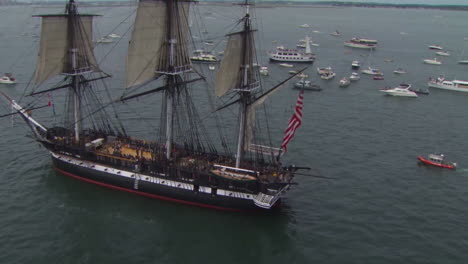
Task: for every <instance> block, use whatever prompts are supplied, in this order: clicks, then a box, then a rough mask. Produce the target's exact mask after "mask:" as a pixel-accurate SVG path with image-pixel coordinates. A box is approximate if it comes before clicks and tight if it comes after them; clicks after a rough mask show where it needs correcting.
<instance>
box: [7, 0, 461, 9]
mask: <svg viewBox="0 0 468 264" xmlns="http://www.w3.org/2000/svg"><path fill="white" fill-rule="evenodd" d="M136 2H137V1H136V0H135V1H95V2H93V1H87V2H80V1H79V0H78V3H80V5H81V6H128V5H135V4H136ZM198 3H199V4H201V5H222V6H230V5H233V4H235V3H237V1H229V2H226V1H216V0H215V1H199V2H198ZM7 5H48V6H49V5H61V6H62V5H63V2H62V1H57V2H52V1H44V2H41V1H35V2H19V1H15V0H0V6H7ZM255 6H256V7H259V8H275V7H304V8H336V7H365V8H399V9H436V10H451V11H468V5H425V4H384V3H361V2H339V1H320V2H282V1H264V2H261V3H255Z"/></svg>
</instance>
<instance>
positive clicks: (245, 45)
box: [236, 0, 259, 167]
mask: <svg viewBox="0 0 468 264" xmlns="http://www.w3.org/2000/svg"><path fill="white" fill-rule="evenodd" d="M244 6H245V16H244V18H243V20H244V29H243V31H242V32H240V33H241V34H242V35H243V38H242V40H243V41H242V53H241V54H242V62H241V71H242V72H241V75H240V76H241V78H242V80H241V82H240V83H241V87H239V89H238V93H239V96H240V100H239V135H238V140H237V155H236V167H240V165H241V161H242V159H243V158H244V152H245V144H249V142H245V135H246V125H247V107H248V105H249V104H250V103H251V101H252V94H251V92H252V91H253V90H254V89H256V88H258V86H259V82H258V81H256V80H255V79H254V78H253V76H254V74H253V56H254V48H255V47H254V46H253V35H252V28H251V19H250V13H249V11H250V10H249V8H250V4H249V3H248V0H246V1H245V3H244Z"/></svg>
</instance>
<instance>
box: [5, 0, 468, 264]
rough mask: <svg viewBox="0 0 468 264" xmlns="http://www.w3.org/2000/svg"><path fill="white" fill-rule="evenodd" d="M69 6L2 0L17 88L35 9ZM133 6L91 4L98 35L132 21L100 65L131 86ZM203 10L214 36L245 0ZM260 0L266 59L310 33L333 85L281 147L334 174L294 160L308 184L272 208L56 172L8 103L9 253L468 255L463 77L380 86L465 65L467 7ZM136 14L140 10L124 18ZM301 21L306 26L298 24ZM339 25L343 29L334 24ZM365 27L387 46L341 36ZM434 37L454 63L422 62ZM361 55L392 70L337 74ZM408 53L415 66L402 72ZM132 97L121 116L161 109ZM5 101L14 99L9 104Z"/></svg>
mask: <svg viewBox="0 0 468 264" xmlns="http://www.w3.org/2000/svg"><path fill="white" fill-rule="evenodd" d="M62 10H63V7H60V8H51V7H47V8H41V7H33V6H0V39H1V42H0V54H1V60H0V71H3V72H13V73H14V74H15V75H16V77H17V78H18V79H19V82H20V83H18V84H17V85H15V86H2V87H0V89H1V91H3V92H5V93H7V94H9V95H10V96H12V97H13V98H18V99H19V98H20V97H21V95H22V94H23V91H24V89H25V87H26V86H28V83H29V81H30V79H31V76H32V73H33V71H34V66H33V65H34V63H35V58H36V54H37V43H38V38H36V37H35V35H37V34H39V30H40V26H39V18H32V17H31V16H32V15H35V14H45V13H49V12H52V13H56V12H59V11H62ZM133 10H134V7H94V8H84V9H83V10H82V13H85V12H89V13H98V14H101V15H102V16H101V17H99V18H98V19H97V20H96V29H97V30H96V31H95V35H96V36H95V37H96V38H98V37H100V36H103V35H106V34H109V33H112V32H114V33H116V34H119V35H121V36H122V41H121V42H118V43H117V44H116V43H113V44H108V45H102V46H99V47H97V48H96V52H97V54H98V57H99V58H105V60H104V62H103V64H102V67H103V69H104V70H106V71H107V72H109V73H111V74H113V75H114V78H113V86H114V87H116V88H114V90H113V93H114V94H119V93H121V92H122V88H121V87H122V81H123V76H124V74H123V70H124V61H125V49H126V46H127V43H128V36H129V29H130V28H131V23H130V21H131V20H132V19H133V17H132V14H133ZM198 12H199V13H198V14H199V15H200V16H202V17H203V24H204V25H205V26H206V27H207V29H208V32H209V33H208V34H207V36H205V37H209V38H213V39H215V40H219V39H220V37H222V36H223V35H224V34H225V33H226V32H227V30H229V29H230V28H231V25H232V24H233V23H235V19H237V18H239V17H240V16H241V14H242V12H241V10H239V9H238V7H236V6H204V5H201V6H199V9H198ZM254 13H255V15H256V16H257V20H256V21H255V22H256V25H257V27H258V28H259V32H258V37H257V39H256V40H257V43H258V46H259V48H260V50H261V51H260V52H259V53H258V54H259V57H260V58H261V62H262V63H264V64H267V63H268V62H267V60H266V58H265V56H264V55H265V52H266V51H267V50H269V49H273V48H274V47H275V46H276V45H280V44H282V45H286V46H290V47H291V46H295V44H296V43H297V41H298V40H299V39H302V38H304V37H305V35H306V34H309V36H311V38H312V39H313V41H314V42H316V43H318V44H319V45H320V46H319V47H315V48H314V52H315V53H316V54H317V60H316V62H315V63H314V64H313V66H311V67H310V68H309V69H308V70H307V71H306V72H307V73H308V74H309V75H310V76H311V78H312V79H313V80H314V81H316V82H317V83H318V84H319V85H321V87H322V88H323V91H322V92H308V93H306V94H305V99H304V118H303V125H302V127H300V128H299V129H298V131H297V134H296V138H294V139H293V141H292V142H291V143H290V146H289V151H288V153H287V154H286V155H285V156H284V162H285V163H294V164H297V165H300V166H309V167H311V168H312V172H313V173H314V174H320V175H323V176H326V177H329V178H332V179H322V178H313V177H307V176H303V177H301V176H297V182H298V183H299V185H297V186H295V187H294V188H293V189H292V190H291V191H290V192H289V193H288V194H287V197H286V199H285V200H284V208H283V209H282V210H281V212H279V213H277V214H273V215H250V214H249V215H245V214H233V213H224V212H217V211H211V210H205V209H200V208H194V207H188V206H182V205H177V204H172V203H167V202H162V201H158V200H150V199H146V198H142V197H138V196H135V195H130V194H126V193H121V192H116V191H112V190H107V189H103V188H100V187H97V186H93V185H89V184H86V183H82V182H78V181H76V180H73V179H69V178H66V177H64V176H61V175H58V174H57V173H55V172H54V171H53V168H52V165H51V162H50V158H49V156H48V154H47V153H46V151H45V149H44V148H42V147H40V146H39V144H38V143H36V142H34V141H33V140H32V139H31V138H30V137H28V136H27V135H28V134H29V131H28V129H27V127H26V126H24V125H23V124H22V123H21V120H19V119H18V118H15V119H14V120H11V119H10V118H4V119H2V120H1V121H2V122H1V129H0V148H1V152H0V163H1V164H2V170H0V234H1V235H0V256H1V263H9V264H13V263H35V264H39V263H47V264H50V263H113V264H115V263H126V264H128V263H171V264H173V263H339V264H342V263H372V264H377V263H388V264H394V263H444V264H448V263H466V262H467V261H468V251H467V248H468V221H467V219H468V206H467V204H468V156H467V155H465V154H466V153H467V140H466V139H467V135H468V121H467V118H466V115H467V113H468V93H457V92H450V91H443V90H437V89H432V90H430V95H428V96H420V97H419V98H416V99H407V98H396V97H388V96H384V95H383V94H382V93H381V92H379V91H378V89H379V88H381V87H385V86H391V87H394V86H396V85H398V84H399V83H403V82H407V83H411V84H412V85H413V87H415V88H427V87H426V83H427V80H428V78H429V77H431V76H432V77H436V76H438V75H439V74H445V75H446V76H447V77H448V78H450V79H455V78H457V79H462V80H468V73H467V72H468V68H467V66H463V65H459V64H457V63H456V62H457V61H458V60H459V59H461V58H462V53H463V50H464V49H465V47H466V56H467V57H465V59H468V41H464V38H466V37H468V31H467V28H468V13H467V12H456V11H439V10H424V9H420V10H407V9H383V8H382V9H379V8H298V7H294V6H291V7H288V8H260V9H257V10H256V11H254ZM125 17H129V20H128V21H129V22H128V23H127V22H123V23H121V22H122V20H124V18H125ZM302 24H309V25H310V26H311V27H310V28H308V29H304V28H300V27H299V25H302ZM335 30H338V31H340V32H342V36H341V37H334V36H331V35H330V33H331V32H333V31H335ZM194 31H195V30H194ZM195 35H197V34H196V33H195ZM198 36H199V35H198ZM354 36H360V37H364V38H373V39H377V40H379V46H378V48H377V49H376V51H375V52H373V53H372V54H370V53H369V52H368V51H364V50H355V49H348V48H345V47H344V46H343V41H344V40H347V39H349V38H351V37H354ZM273 41H276V43H273ZM434 44H438V45H442V46H443V47H445V49H446V50H448V51H449V52H450V53H451V56H449V57H444V58H441V59H442V61H443V65H440V66H433V65H426V64H423V63H422V60H423V59H428V58H433V57H435V55H434V51H432V50H429V49H428V48H427V46H428V45H434ZM221 45H224V44H223V43H221ZM215 47H216V46H215ZM216 48H217V50H216V51H219V50H220V49H218V47H216ZM219 48H221V46H219ZM109 52H111V53H109ZM108 53H109V55H107V54H108ZM355 59H357V60H360V61H361V62H362V64H363V67H367V66H373V67H377V68H380V69H381V70H382V71H383V72H384V74H385V80H383V81H374V80H372V79H371V78H369V76H362V78H361V80H360V81H359V82H357V83H353V84H351V85H350V86H349V87H347V88H339V87H338V80H339V78H341V77H343V76H349V74H350V73H351V67H350V65H351V61H352V60H355ZM267 66H269V68H270V76H269V77H266V78H264V83H265V85H266V86H269V85H274V84H275V83H278V82H279V81H281V80H282V79H284V78H286V77H288V76H289V74H288V71H289V70H290V69H287V68H281V67H280V66H278V65H276V64H268V65H267ZM326 66H332V67H333V68H334V69H335V71H336V73H337V77H336V78H335V79H334V80H331V81H328V82H327V81H322V80H320V79H318V78H317V75H316V72H315V68H316V67H326ZM397 67H403V68H405V69H406V70H407V71H408V73H407V74H405V75H394V74H393V73H392V71H393V70H394V69H395V68H397ZM296 69H297V68H296ZM205 70H206V69H205ZM206 72H207V75H210V74H212V73H209V72H208V71H206ZM291 85H292V84H290V86H291ZM290 86H288V87H286V88H285V89H283V90H281V91H279V92H278V93H276V94H275V95H274V96H273V98H272V100H271V104H270V106H271V110H272V111H273V114H274V116H275V117H274V118H273V121H272V123H271V126H272V127H274V136H275V138H276V142H277V143H278V144H279V142H280V140H281V136H282V135H281V133H282V131H283V129H284V128H285V125H286V122H287V119H288V118H289V116H290V115H291V109H292V106H293V105H294V102H295V100H296V97H297V93H298V92H297V90H294V89H292V88H291V87H290ZM27 100H28V99H24V100H23V101H25V102H26V101H27ZM129 107H130V108H132V111H129V112H125V113H124V119H125V120H126V121H127V122H129V123H130V122H132V125H131V126H130V128H129V130H130V132H131V133H133V134H137V135H138V134H143V135H144V134H145V133H146V135H147V134H148V133H150V131H149V130H148V126H147V125H148V124H144V123H147V122H149V121H153V119H154V117H152V116H151V113H149V114H148V113H147V111H144V110H145V109H146V108H145V107H146V106H145V105H143V104H139V103H134V104H130V105H129ZM0 109H1V110H2V113H7V112H8V108H7V107H2V108H0ZM47 111H48V112H47V114H49V113H50V110H47ZM35 115H37V117H38V118H40V119H41V121H42V122H44V123H47V124H49V123H51V122H52V120H48V119H45V118H41V117H42V116H41V114H40V113H37V114H36V113H35ZM141 117H144V118H141ZM136 118H138V119H139V120H143V122H141V121H139V120H135V119H136ZM145 118H146V119H145ZM13 124H14V125H13ZM154 126H155V125H154V124H152V125H151V124H150V125H149V127H154ZM431 152H443V153H445V154H446V156H447V157H448V159H450V160H453V161H456V162H458V164H459V168H458V169H457V170H456V171H449V170H442V169H438V168H429V167H423V166H418V164H417V162H416V161H417V159H416V158H417V156H418V155H420V154H426V153H431Z"/></svg>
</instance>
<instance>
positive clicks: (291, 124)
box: [281, 90, 304, 152]
mask: <svg viewBox="0 0 468 264" xmlns="http://www.w3.org/2000/svg"><path fill="white" fill-rule="evenodd" d="M303 99H304V90H301V92H300V93H299V96H298V97H297V102H296V108H295V110H294V114H293V116H292V117H291V118H290V119H289V121H288V127H287V128H286V131H284V137H283V144H281V148H282V149H284V152H286V151H287V150H288V149H287V145H288V143H289V141H291V139H292V138H293V137H294V133H295V132H296V129H297V128H298V127H299V126H300V125H301V124H302V107H303V105H304V104H303V102H302V100H303Z"/></svg>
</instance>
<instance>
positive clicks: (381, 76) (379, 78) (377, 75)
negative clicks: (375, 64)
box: [372, 73, 384, 81]
mask: <svg viewBox="0 0 468 264" xmlns="http://www.w3.org/2000/svg"><path fill="white" fill-rule="evenodd" d="M372 79H374V80H378V81H381V80H383V79H384V75H383V73H381V74H374V76H373V77H372Z"/></svg>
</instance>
